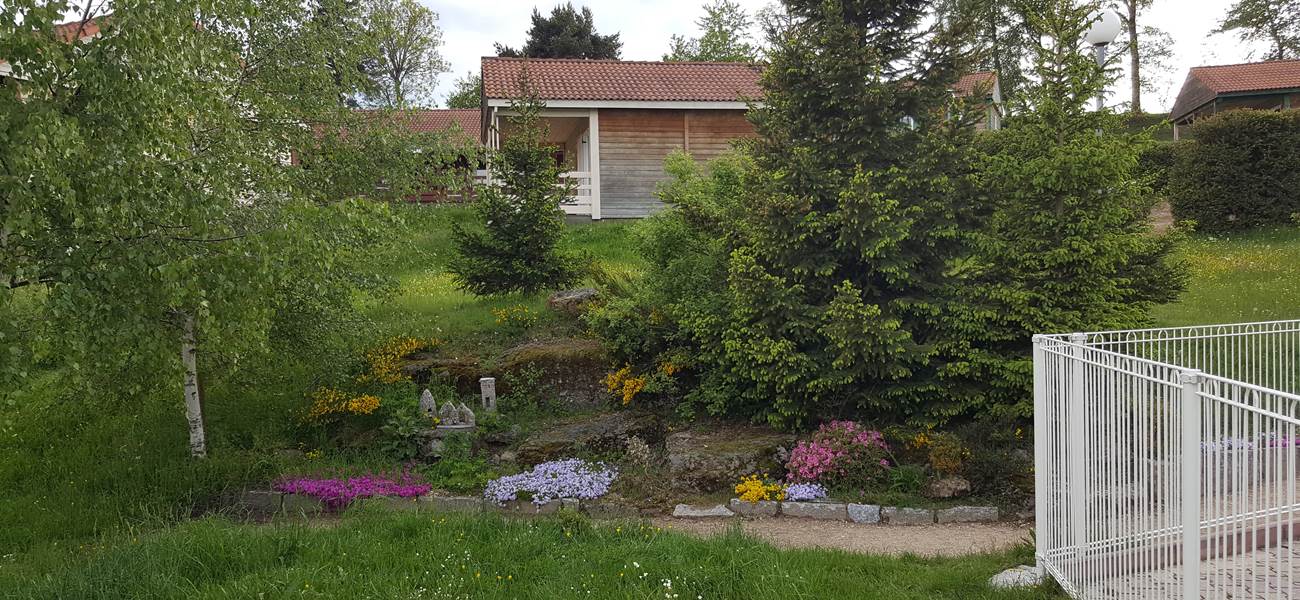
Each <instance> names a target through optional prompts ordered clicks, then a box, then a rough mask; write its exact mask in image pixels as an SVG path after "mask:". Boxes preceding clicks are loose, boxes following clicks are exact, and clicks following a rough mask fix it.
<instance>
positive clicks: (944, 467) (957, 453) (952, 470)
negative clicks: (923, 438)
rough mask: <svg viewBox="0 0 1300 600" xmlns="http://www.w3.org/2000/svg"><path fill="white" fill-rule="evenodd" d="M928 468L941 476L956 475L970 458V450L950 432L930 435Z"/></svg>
mask: <svg viewBox="0 0 1300 600" xmlns="http://www.w3.org/2000/svg"><path fill="white" fill-rule="evenodd" d="M928 446H929V448H930V457H929V458H930V468H931V469H934V472H935V473H938V474H939V475H943V476H949V475H956V474H957V472H958V471H960V470H961V468H962V465H964V464H966V459H968V458H970V450H968V449H967V448H966V445H965V444H963V443H962V441H961V439H960V438H958V437H957V436H955V435H953V434H951V433H936V434H934V435H932V436H930V440H929V444H928Z"/></svg>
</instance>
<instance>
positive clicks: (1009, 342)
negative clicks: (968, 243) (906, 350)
mask: <svg viewBox="0 0 1300 600" xmlns="http://www.w3.org/2000/svg"><path fill="white" fill-rule="evenodd" d="M1094 8H1095V6H1092V5H1083V6H1075V4H1074V3H1073V2H1072V1H1071V0H1052V1H1051V2H1050V3H1048V4H1047V5H1045V6H1043V7H1040V8H1038V9H1036V10H1035V11H1034V12H1032V13H1028V12H1027V13H1026V14H1025V18H1026V20H1027V22H1028V23H1029V24H1030V25H1031V27H1032V28H1033V30H1034V31H1035V32H1036V33H1037V34H1038V35H1040V36H1041V39H1043V40H1044V42H1043V44H1042V45H1041V46H1040V47H1038V48H1037V49H1036V50H1035V53H1034V56H1033V59H1034V66H1033V72H1032V75H1033V83H1032V84H1031V85H1029V86H1026V87H1025V88H1024V89H1023V91H1022V95H1021V100H1023V101H1024V106H1023V107H1022V108H1021V109H1020V110H1019V111H1018V114H1017V117H1016V118H1015V119H1012V120H1009V121H1008V124H1007V127H1006V128H1005V129H1003V130H1002V131H999V132H996V133H995V134H990V135H989V136H987V137H985V138H984V139H983V140H982V141H983V144H982V145H983V150H984V152H983V157H982V159H981V165H980V169H979V172H980V178H981V188H982V189H983V191H984V196H985V197H986V198H987V202H988V203H989V206H990V207H991V208H992V209H993V212H992V213H991V215H990V217H989V219H988V221H987V222H986V223H985V224H984V225H983V226H982V227H981V228H979V230H978V231H976V232H974V234H973V236H972V240H973V243H974V244H975V247H976V249H977V252H976V255H975V258H973V259H972V261H971V265H972V267H971V269H970V270H969V272H968V275H967V277H966V279H965V285H963V286H962V287H961V289H962V290H963V292H964V293H965V295H966V297H967V299H968V300H969V303H965V304H961V303H958V304H954V307H957V308H959V309H962V310H969V311H971V312H969V313H967V314H965V315H963V316H961V318H959V319H958V320H957V321H956V322H958V323H962V324H964V325H965V326H966V330H965V332H964V334H963V335H964V336H965V337H967V338H969V339H971V340H975V343H974V348H973V349H972V350H971V354H970V362H971V365H972V374H973V375H974V380H976V381H980V382H983V384H984V385H987V386H988V389H987V390H986V392H984V393H985V395H986V400H987V401H988V402H989V406H990V408H991V409H993V410H994V412H1000V413H1004V414H1005V413H1010V414H1011V415H1013V416H1020V417H1027V416H1029V415H1030V413H1031V410H1032V403H1031V396H1030V393H1029V390H1030V380H1031V375H1032V363H1031V360H1030V347H1031V343H1030V339H1031V336H1032V335H1033V334H1035V333H1061V332H1072V331H1096V330H1107V329H1127V328H1132V327H1138V326H1142V325H1145V324H1147V323H1148V322H1149V320H1150V316H1149V315H1150V309H1151V307H1152V306H1154V305H1155V304H1157V303H1161V302H1168V301H1171V300H1173V299H1175V298H1176V297H1177V295H1178V293H1179V292H1181V291H1182V288H1183V282H1184V271H1183V269H1182V267H1181V265H1179V264H1178V263H1177V262H1176V261H1174V260H1173V259H1172V258H1171V251H1172V250H1173V248H1174V243H1175V241H1176V240H1177V236H1176V234H1175V235H1163V236H1162V235H1157V234H1155V233H1153V232H1152V231H1151V225H1150V222H1149V215H1150V211H1151V206H1152V203H1153V201H1154V196H1153V195H1152V194H1151V191H1150V189H1149V187H1148V185H1147V184H1146V182H1144V181H1142V179H1141V178H1140V177H1139V176H1138V174H1137V162H1138V155H1139V154H1140V153H1141V152H1142V150H1143V148H1144V147H1146V145H1147V144H1150V143H1151V141H1150V139H1149V138H1147V137H1146V136H1145V135H1134V134H1130V133H1128V132H1127V131H1125V128H1124V125H1123V122H1122V119H1121V118H1120V117H1119V116H1117V115H1115V114H1113V113H1111V112H1109V111H1101V112H1098V111H1094V110H1091V109H1090V106H1091V104H1092V102H1093V100H1094V98H1095V97H1096V95H1097V94H1098V93H1099V91H1100V90H1102V89H1103V88H1104V87H1105V86H1106V85H1107V84H1109V83H1111V82H1112V80H1113V79H1112V76H1111V75H1110V74H1109V73H1107V72H1106V71H1105V70H1103V69H1101V68H1099V67H1098V66H1097V65H1096V62H1095V61H1094V59H1093V57H1092V56H1091V55H1090V53H1089V52H1088V50H1089V49H1088V48H1084V47H1083V46H1082V44H1083V42H1082V41H1081V40H1082V38H1083V33H1084V31H1086V30H1087V28H1088V27H1089V26H1090V25H1091V19H1090V18H1089V12H1090V10H1092V9H1094ZM999 408H1001V409H1002V410H998V409H999ZM1007 409H1012V410H1007Z"/></svg>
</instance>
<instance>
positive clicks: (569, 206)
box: [474, 169, 592, 215]
mask: <svg viewBox="0 0 1300 600" xmlns="http://www.w3.org/2000/svg"><path fill="white" fill-rule="evenodd" d="M490 181H491V174H490V173H489V172H488V171H487V170H486V169H479V170H477V171H474V183H475V184H476V185H486V184H487V183H489V182H490ZM556 185H557V186H562V187H565V188H567V189H568V190H569V194H570V195H569V197H568V198H567V199H566V200H565V201H564V202H563V203H561V204H560V208H563V209H564V213H565V214H569V215H590V214H591V210H592V193H591V191H592V182H591V173H590V172H589V171H566V172H564V173H560V181H559V182H557V183H556Z"/></svg>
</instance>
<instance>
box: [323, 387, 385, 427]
mask: <svg viewBox="0 0 1300 600" xmlns="http://www.w3.org/2000/svg"><path fill="white" fill-rule="evenodd" d="M378 409H379V397H378V396H371V395H370V394H362V395H360V396H352V395H350V394H348V393H347V392H344V391H342V390H337V389H334V388H328V387H323V388H318V389H317V390H316V391H315V392H312V394H311V407H309V408H308V409H307V420H308V421H315V422H318V423H319V422H321V421H327V420H329V419H331V418H334V417H336V416H343V415H369V414H372V413H374V412H375V411H376V410H378Z"/></svg>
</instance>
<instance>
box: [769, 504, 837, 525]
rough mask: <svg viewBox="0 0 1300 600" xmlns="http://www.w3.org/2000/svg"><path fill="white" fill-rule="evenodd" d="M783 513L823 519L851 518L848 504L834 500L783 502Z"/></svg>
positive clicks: (790, 515)
mask: <svg viewBox="0 0 1300 600" xmlns="http://www.w3.org/2000/svg"><path fill="white" fill-rule="evenodd" d="M781 514H783V515H785V516H787V517H802V518H805V519H821V520H823V521H847V520H849V509H848V506H847V505H844V504H839V503H834V502H782V503H781Z"/></svg>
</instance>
